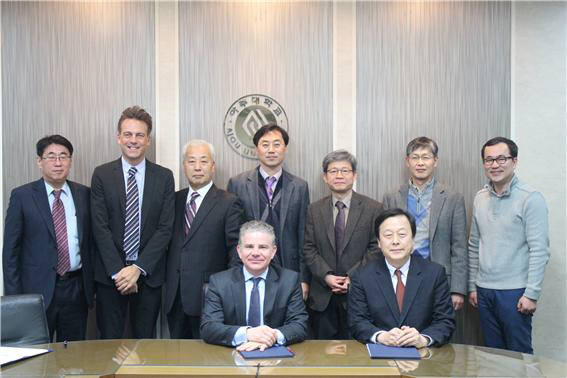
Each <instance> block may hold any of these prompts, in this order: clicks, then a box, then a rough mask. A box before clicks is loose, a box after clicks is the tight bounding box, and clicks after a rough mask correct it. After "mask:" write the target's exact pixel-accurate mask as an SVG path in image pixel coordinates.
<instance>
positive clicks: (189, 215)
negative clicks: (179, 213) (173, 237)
mask: <svg viewBox="0 0 567 378" xmlns="http://www.w3.org/2000/svg"><path fill="white" fill-rule="evenodd" d="M197 197H199V193H197V192H193V193H191V199H190V200H189V202H188V203H187V204H186V205H185V222H184V223H183V231H185V236H187V235H188V234H189V229H190V228H191V223H193V219H195V214H197V204H196V203H195V200H196V199H197Z"/></svg>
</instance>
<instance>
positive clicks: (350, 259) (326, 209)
mask: <svg viewBox="0 0 567 378" xmlns="http://www.w3.org/2000/svg"><path fill="white" fill-rule="evenodd" d="M381 211H382V204H381V203H379V202H376V201H374V200H373V199H371V198H368V197H366V196H363V195H361V194H358V193H356V192H354V191H353V192H352V198H351V202H350V209H349V212H348V218H347V222H346V229H345V239H344V243H343V247H342V250H341V251H337V250H336V247H335V225H334V221H333V202H332V196H330V195H329V196H327V197H325V198H323V199H321V200H319V201H317V202H314V203H312V204H311V205H310V206H309V210H308V213H307V225H306V227H305V244H304V247H303V253H304V254H305V262H306V264H307V266H308V267H309V269H310V271H311V274H312V276H313V278H312V279H311V288H310V291H309V307H311V308H312V309H313V310H316V311H324V310H325V309H326V308H327V305H328V304H329V301H330V299H331V295H332V293H331V289H330V288H329V287H328V286H327V284H326V283H325V276H326V275H327V274H329V273H333V274H336V275H344V274H347V275H350V274H351V273H352V272H353V271H354V270H355V269H356V268H357V267H358V266H359V265H360V264H364V263H366V262H367V261H368V260H371V259H373V258H375V257H376V254H377V252H378V246H377V244H378V243H377V241H376V235H375V232H374V221H375V220H376V217H377V216H378V214H380V212H381ZM337 253H338V254H339V255H340V256H341V257H340V260H339V262H338V264H337Z"/></svg>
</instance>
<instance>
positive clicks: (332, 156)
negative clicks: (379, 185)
mask: <svg viewBox="0 0 567 378" xmlns="http://www.w3.org/2000/svg"><path fill="white" fill-rule="evenodd" d="M336 161H348V162H349V163H350V166H351V167H352V171H353V172H355V173H356V158H355V157H354V155H353V154H351V153H350V152H348V151H347V150H336V151H333V152H329V153H328V154H327V156H325V158H324V159H323V173H326V172H327V168H329V164H331V163H334V162H336Z"/></svg>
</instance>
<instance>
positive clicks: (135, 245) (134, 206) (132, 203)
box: [124, 167, 140, 261]
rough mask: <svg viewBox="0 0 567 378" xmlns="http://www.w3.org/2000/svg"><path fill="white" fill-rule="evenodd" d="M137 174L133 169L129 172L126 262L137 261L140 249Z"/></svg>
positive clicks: (125, 230)
mask: <svg viewBox="0 0 567 378" xmlns="http://www.w3.org/2000/svg"><path fill="white" fill-rule="evenodd" d="M136 172H138V170H137V169H136V168H134V167H131V168H130V169H129V170H128V185H127V189H126V226H125V227H124V254H125V255H126V261H136V259H137V258H138V249H139V248H140V217H139V212H140V207H139V203H138V184H137V183H136Z"/></svg>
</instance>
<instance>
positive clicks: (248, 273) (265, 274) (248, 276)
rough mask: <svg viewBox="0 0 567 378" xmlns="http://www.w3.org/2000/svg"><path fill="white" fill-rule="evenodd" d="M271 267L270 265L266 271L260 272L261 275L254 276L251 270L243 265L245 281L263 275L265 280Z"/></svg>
mask: <svg viewBox="0 0 567 378" xmlns="http://www.w3.org/2000/svg"><path fill="white" fill-rule="evenodd" d="M269 269H270V266H268V267H267V268H266V270H264V273H262V274H260V275H259V276H254V275H252V274H251V273H250V272H249V271H247V270H246V267H245V266H244V265H243V266H242V272H243V273H244V282H246V281H248V280H250V279H252V278H254V277H261V278H263V279H264V281H265V280H266V277H267V276H268V270H269Z"/></svg>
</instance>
